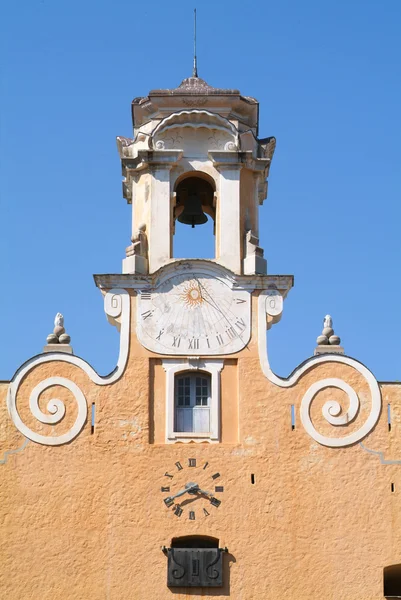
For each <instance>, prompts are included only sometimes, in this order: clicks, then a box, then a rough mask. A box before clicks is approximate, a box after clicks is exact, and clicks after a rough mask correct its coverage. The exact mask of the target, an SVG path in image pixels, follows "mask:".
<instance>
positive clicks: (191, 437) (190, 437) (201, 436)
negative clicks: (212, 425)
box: [167, 431, 219, 444]
mask: <svg viewBox="0 0 401 600" xmlns="http://www.w3.org/2000/svg"><path fill="white" fill-rule="evenodd" d="M212 436H213V433H212V432H205V433H197V432H194V431H188V432H187V431H183V432H179V431H177V432H174V433H172V434H171V435H170V436H169V437H168V440H167V441H168V442H169V443H174V442H184V443H188V442H209V443H211V444H216V443H218V441H219V440H218V439H213V437H212Z"/></svg>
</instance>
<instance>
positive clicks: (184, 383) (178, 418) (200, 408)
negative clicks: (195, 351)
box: [174, 373, 211, 433]
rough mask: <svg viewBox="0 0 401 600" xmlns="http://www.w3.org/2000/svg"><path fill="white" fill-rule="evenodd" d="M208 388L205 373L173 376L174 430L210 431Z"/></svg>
mask: <svg viewBox="0 0 401 600" xmlns="http://www.w3.org/2000/svg"><path fill="white" fill-rule="evenodd" d="M210 388H211V386H210V375H208V374H207V373H185V374H184V375H176V376H175V427H174V429H175V431H177V432H180V431H183V432H191V431H193V432H196V433H206V432H209V431H210V400H211V398H210Z"/></svg>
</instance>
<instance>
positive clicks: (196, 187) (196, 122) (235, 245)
mask: <svg viewBox="0 0 401 600" xmlns="http://www.w3.org/2000/svg"><path fill="white" fill-rule="evenodd" d="M258 109H259V104H258V102H257V100H255V99H254V98H251V97H248V96H242V95H241V94H240V92H239V91H238V90H235V89H220V88H214V87H212V86H210V85H208V84H207V83H206V82H205V81H204V80H203V79H201V78H199V77H197V76H193V77H190V78H188V79H184V80H183V81H182V83H181V84H180V85H179V86H178V87H177V88H175V89H169V90H152V91H151V92H149V95H148V96H146V97H144V98H135V99H134V100H133V102H132V122H133V138H132V139H131V138H124V137H118V138H117V145H118V150H119V154H120V158H121V163H122V173H123V177H124V181H123V195H124V197H125V198H126V199H127V202H128V204H131V206H132V237H131V242H132V243H131V245H130V246H128V248H127V249H126V257H125V258H124V260H123V266H122V270H123V273H126V274H129V273H131V274H148V273H154V272H155V271H157V270H158V269H159V268H160V267H162V266H163V265H166V264H167V263H169V262H171V261H173V260H174V256H173V252H172V248H173V243H172V242H173V236H174V232H175V222H176V220H178V221H180V222H181V223H184V224H186V225H188V226H189V227H198V226H199V227H201V226H202V224H203V223H205V222H206V221H207V217H209V218H211V219H212V220H213V221H214V232H215V256H214V259H213V261H214V262H216V263H218V264H220V265H223V266H224V267H226V268H228V269H230V270H231V271H232V272H233V273H235V274H237V275H241V274H244V275H251V274H266V271H267V263H266V260H265V258H264V257H263V249H262V248H261V247H260V246H259V214H258V213H259V205H260V204H262V203H263V200H264V199H265V198H266V195H267V181H266V180H267V177H268V175H269V168H270V163H271V160H272V157H273V153H274V148H275V138H274V137H270V138H264V139H258V114H259V111H258ZM206 215H207V216H206ZM188 258H192V257H191V256H188Z"/></svg>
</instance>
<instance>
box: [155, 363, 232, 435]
mask: <svg viewBox="0 0 401 600" xmlns="http://www.w3.org/2000/svg"><path fill="white" fill-rule="evenodd" d="M162 365H163V368H164V370H165V371H166V443H167V444H172V443H175V442H184V443H188V442H205V441H207V442H211V443H217V442H218V441H219V440H220V372H221V370H222V368H223V366H224V360H223V359H206V360H200V359H199V358H196V357H191V358H187V359H182V360H176V359H171V358H165V359H162ZM192 370H200V371H203V372H205V373H209V374H210V376H211V396H212V397H211V403H210V431H205V432H203V433H193V432H191V433H183V432H176V431H174V412H175V410H174V404H175V403H174V397H175V396H174V382H175V376H176V375H177V373H180V372H183V371H192Z"/></svg>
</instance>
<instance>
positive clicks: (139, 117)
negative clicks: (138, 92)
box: [132, 76, 259, 128]
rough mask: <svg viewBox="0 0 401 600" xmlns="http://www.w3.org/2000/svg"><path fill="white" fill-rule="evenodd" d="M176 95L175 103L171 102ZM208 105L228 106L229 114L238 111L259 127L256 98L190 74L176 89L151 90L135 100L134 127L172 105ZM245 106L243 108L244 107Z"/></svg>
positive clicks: (249, 122) (133, 111)
mask: <svg viewBox="0 0 401 600" xmlns="http://www.w3.org/2000/svg"><path fill="white" fill-rule="evenodd" d="M173 98H174V101H173V103H172V102H171V101H172V99H173ZM204 105H205V106H206V105H207V106H208V107H211V108H212V107H213V108H212V109H214V110H215V111H219V108H221V107H225V108H227V107H228V110H227V115H224V116H227V117H228V116H229V115H230V112H232V111H234V113H236V114H237V108H239V109H240V110H239V112H238V115H239V117H238V118H239V119H240V120H244V122H245V123H247V126H248V127H249V126H250V127H253V128H257V121H258V106H259V103H258V101H257V100H256V99H255V98H252V97H250V96H242V95H241V93H240V91H239V90H237V89H235V88H231V89H227V88H218V87H213V86H211V85H209V84H208V83H207V82H206V81H205V80H204V79H202V78H201V77H194V76H192V77H186V78H185V79H183V80H182V81H181V83H180V84H179V85H178V86H177V87H175V88H168V89H155V90H151V91H150V92H149V94H148V95H147V96H142V97H141V96H139V97H137V98H134V99H133V101H132V116H133V125H134V128H135V127H138V126H140V125H141V124H142V123H145V122H146V121H147V120H149V117H150V116H152V117H155V116H156V115H158V114H159V113H160V111H162V112H163V113H165V111H166V109H167V110H168V108H169V107H170V106H171V107H172V108H173V110H177V108H179V107H180V106H182V107H183V108H184V107H187V106H204ZM240 107H242V108H240Z"/></svg>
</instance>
